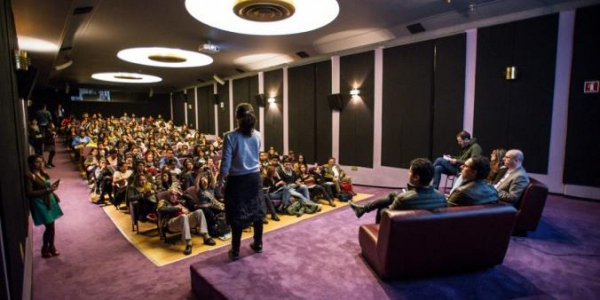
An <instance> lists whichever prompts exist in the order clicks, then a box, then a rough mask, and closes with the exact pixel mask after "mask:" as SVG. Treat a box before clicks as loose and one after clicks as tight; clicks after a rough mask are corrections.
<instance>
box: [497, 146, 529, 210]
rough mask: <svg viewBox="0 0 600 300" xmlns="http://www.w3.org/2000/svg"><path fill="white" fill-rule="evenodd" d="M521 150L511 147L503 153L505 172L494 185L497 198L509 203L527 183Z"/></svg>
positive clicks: (515, 199)
mask: <svg viewBox="0 0 600 300" xmlns="http://www.w3.org/2000/svg"><path fill="white" fill-rule="evenodd" d="M523 158H524V156H523V152H521V150H517V149H512V150H509V151H508V152H506V155H504V165H505V166H506V167H507V169H508V170H507V171H506V174H504V176H503V177H502V179H500V181H498V183H496V185H494V187H495V188H496V190H498V199H500V200H501V201H504V202H508V203H510V204H513V205H514V204H515V203H517V201H519V199H521V195H522V194H523V191H524V190H525V188H526V187H527V185H528V184H529V176H528V175H527V172H526V171H525V168H523V166H522V164H523Z"/></svg>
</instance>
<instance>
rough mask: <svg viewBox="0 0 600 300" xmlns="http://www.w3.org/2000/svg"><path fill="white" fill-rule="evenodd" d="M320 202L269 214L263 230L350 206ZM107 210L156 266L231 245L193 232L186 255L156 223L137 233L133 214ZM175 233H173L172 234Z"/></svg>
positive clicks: (143, 226)
mask: <svg viewBox="0 0 600 300" xmlns="http://www.w3.org/2000/svg"><path fill="white" fill-rule="evenodd" d="M371 196H373V195H370V194H360V193H359V194H358V195H356V196H354V198H353V199H352V200H353V201H355V202H356V201H361V200H365V199H367V198H369V197H371ZM319 203H321V204H323V209H322V210H321V212H318V213H315V214H312V215H309V214H304V215H303V216H301V217H299V218H298V217H296V216H288V215H279V218H280V219H281V221H279V222H275V221H273V220H271V218H270V216H269V215H268V216H267V220H268V221H269V224H265V227H264V232H265V233H266V232H269V231H273V230H277V229H279V228H282V227H285V226H288V225H291V224H294V223H297V222H299V221H302V220H306V219H310V218H312V217H315V216H318V215H320V214H324V213H326V212H328V211H332V210H335V209H340V208H343V207H346V206H348V203H347V202H340V201H335V204H336V207H331V206H329V205H327V204H325V203H326V201H319ZM104 212H105V213H106V214H107V215H108V217H110V219H111V220H112V221H113V223H115V225H116V226H117V228H118V229H119V231H121V233H122V234H123V236H124V237H125V238H126V239H127V240H128V241H129V242H130V243H131V244H132V245H133V246H134V247H136V248H137V249H138V250H139V251H140V252H141V253H142V254H143V255H144V256H145V257H146V258H147V259H149V260H150V261H151V262H153V263H154V264H155V265H157V266H159V267H162V266H166V265H168V264H170V263H173V262H176V261H179V260H182V259H186V258H189V257H191V256H194V255H197V254H200V253H202V252H205V251H210V250H214V249H217V248H220V247H223V246H227V245H229V244H231V239H229V240H226V241H221V240H219V239H216V238H215V239H214V240H215V242H216V243H217V245H215V246H205V245H204V244H203V243H202V237H200V236H197V235H192V236H193V237H192V243H193V251H192V254H191V255H184V254H183V250H184V249H185V244H184V243H183V242H182V241H181V240H180V239H179V238H178V237H175V239H170V240H176V242H177V243H175V244H167V243H164V242H162V241H161V240H160V237H159V236H158V231H157V228H156V224H152V223H141V222H140V223H139V229H140V233H139V234H137V233H136V232H135V231H133V230H131V217H130V215H129V214H128V213H127V212H126V211H123V210H116V209H115V207H114V206H105V207H104ZM169 236H173V235H169ZM251 237H252V232H251V231H248V232H244V233H243V234H242V239H247V238H251Z"/></svg>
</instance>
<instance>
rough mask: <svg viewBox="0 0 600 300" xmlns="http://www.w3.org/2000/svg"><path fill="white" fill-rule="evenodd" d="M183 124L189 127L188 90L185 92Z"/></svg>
mask: <svg viewBox="0 0 600 300" xmlns="http://www.w3.org/2000/svg"><path fill="white" fill-rule="evenodd" d="M183 97H184V98H183V99H184V101H183V124H185V125H187V124H188V108H187V107H188V101H189V100H188V97H187V90H183Z"/></svg>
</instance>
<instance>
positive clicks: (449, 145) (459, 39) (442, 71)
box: [430, 34, 466, 159]
mask: <svg viewBox="0 0 600 300" xmlns="http://www.w3.org/2000/svg"><path fill="white" fill-rule="evenodd" d="M435 49H436V51H435V53H436V54H435V70H434V103H433V135H432V137H433V138H432V148H431V150H432V151H431V156H430V157H431V158H432V159H434V158H436V157H439V156H440V155H442V154H445V153H457V149H458V145H457V144H456V133H458V132H459V131H461V130H462V129H463V128H462V126H463V118H464V105H465V101H464V99H465V63H466V34H458V35H454V36H450V37H446V38H441V39H437V40H435Z"/></svg>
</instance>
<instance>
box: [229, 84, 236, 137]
mask: <svg viewBox="0 0 600 300" xmlns="http://www.w3.org/2000/svg"><path fill="white" fill-rule="evenodd" d="M228 81H229V130H233V128H235V125H234V123H233V120H234V119H233V110H234V109H235V107H233V80H231V79H230V80H228Z"/></svg>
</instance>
